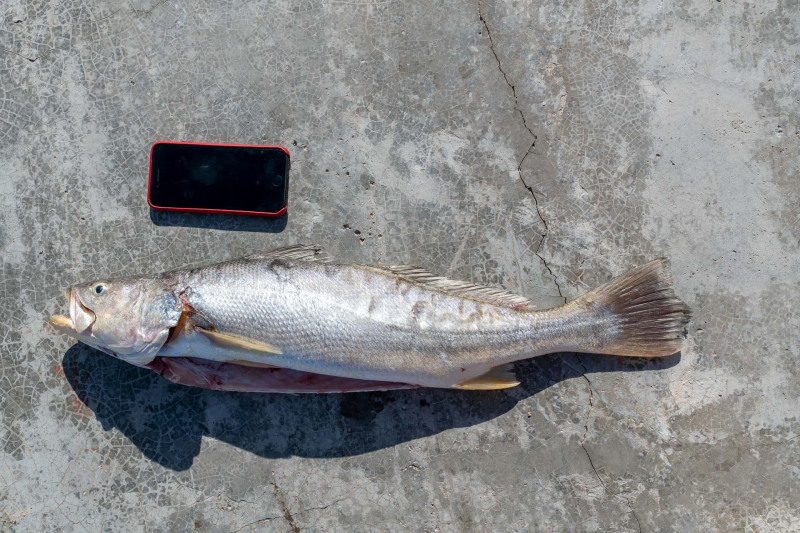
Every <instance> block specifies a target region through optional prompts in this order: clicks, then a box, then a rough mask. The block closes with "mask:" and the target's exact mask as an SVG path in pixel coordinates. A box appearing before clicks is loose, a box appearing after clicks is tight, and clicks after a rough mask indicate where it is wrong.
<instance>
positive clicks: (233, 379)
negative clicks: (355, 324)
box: [147, 357, 419, 393]
mask: <svg viewBox="0 0 800 533" xmlns="http://www.w3.org/2000/svg"><path fill="white" fill-rule="evenodd" d="M147 366H148V367H149V368H150V369H151V370H153V371H154V372H156V373H157V374H159V375H161V376H162V377H163V378H165V379H167V380H169V381H171V382H172V383H177V384H180V385H188V386H191V387H200V388H204V389H211V390H222V391H240V392H283V393H323V392H366V391H386V390H397V389H416V388H419V385H411V384H408V383H393V382H389V381H373V380H365V379H354V378H342V377H337V376H326V375H324V374H314V373H311V372H302V371H300V370H292V369H289V368H261V367H252V366H243V365H237V364H233V363H223V362H220V361H211V360H208V359H199V358H195V357H156V358H155V359H154V360H153V361H152V362H151V363H149V364H148V365H147Z"/></svg>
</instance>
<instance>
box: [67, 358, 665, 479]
mask: <svg viewBox="0 0 800 533" xmlns="http://www.w3.org/2000/svg"><path fill="white" fill-rule="evenodd" d="M679 361H680V354H675V355H673V356H670V357H666V358H661V359H650V360H646V359H638V358H635V359H631V358H617V357H609V356H596V355H588V354H580V355H576V354H573V353H561V354H551V355H545V356H541V357H537V358H535V359H531V360H527V361H523V362H520V363H518V364H517V366H516V373H517V377H518V379H519V380H520V382H521V383H520V386H518V387H515V388H512V389H506V390H500V391H455V390H443V389H413V390H397V391H387V392H364V393H349V394H302V395H289V394H263V393H262V394H259V393H244V392H222V391H210V390H204V389H198V388H192V387H186V386H182V385H175V384H173V383H170V382H169V381H167V380H165V379H163V378H162V377H161V376H159V375H158V374H156V373H155V372H152V371H151V370H148V369H145V368H138V367H135V366H133V365H130V364H128V363H125V362H123V361H120V360H117V359H114V358H113V357H110V356H108V355H106V354H104V353H102V352H99V351H97V350H94V349H93V348H90V347H88V346H86V345H84V344H80V343H79V344H76V345H74V346H73V347H72V348H70V349H69V350H68V351H67V352H66V353H65V354H64V358H63V361H62V367H63V369H64V374H65V376H66V378H67V380H68V382H69V384H70V386H71V387H72V389H73V390H74V391H75V394H76V395H77V396H78V398H79V399H80V400H81V402H82V403H83V404H84V405H86V406H88V407H89V409H91V410H92V411H93V412H94V414H95V416H96V417H97V420H99V421H100V423H101V424H102V426H103V428H104V429H105V430H111V429H112V428H117V429H118V430H119V431H120V432H122V433H123V434H124V435H125V436H126V437H127V438H128V439H129V440H130V441H131V443H133V444H134V445H135V446H136V447H137V448H138V449H139V450H140V451H141V452H142V453H143V454H144V455H145V456H146V457H148V458H150V459H151V460H153V461H155V462H157V463H159V464H160V465H162V466H164V467H166V468H169V469H172V470H178V471H180V470H186V469H188V468H189V467H191V465H192V462H193V461H194V458H195V457H196V456H197V455H198V453H200V445H201V440H202V438H203V436H208V437H213V438H215V439H218V440H221V441H223V442H227V443H229V444H232V445H233V446H236V447H238V448H241V449H243V450H247V451H249V452H251V453H254V454H256V455H259V456H262V457H268V458H279V457H290V456H299V457H313V458H323V457H347V456H354V455H359V454H363V453H366V452H370V451H374V450H379V449H383V448H387V447H392V446H395V445H397V444H400V443H403V442H408V441H411V440H414V439H418V438H420V437H426V436H430V435H435V434H437V433H441V432H442V431H445V430H448V429H452V428H463V427H469V426H473V425H476V424H480V423H481V422H485V421H487V420H491V419H493V418H496V417H498V416H500V415H502V414H504V413H506V412H508V411H510V410H511V409H513V408H514V406H515V405H517V403H518V402H519V401H521V400H523V399H525V398H528V397H530V396H532V395H535V394H537V393H539V392H541V391H543V390H545V389H547V388H548V387H551V386H553V385H554V384H556V383H559V382H561V381H564V380H567V379H573V378H577V377H580V376H581V375H583V374H584V373H587V372H588V373H597V372H610V371H617V372H618V371H642V370H658V369H663V368H668V367H671V366H674V365H676V364H677V363H678V362H679ZM73 415H74V422H75V423H76V424H80V423H82V422H81V418H82V417H84V415H83V414H82V413H73ZM84 421H85V418H84Z"/></svg>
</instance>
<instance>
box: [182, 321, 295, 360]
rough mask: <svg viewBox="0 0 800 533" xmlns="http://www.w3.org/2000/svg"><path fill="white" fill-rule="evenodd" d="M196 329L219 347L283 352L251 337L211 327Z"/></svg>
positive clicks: (275, 352)
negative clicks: (213, 329)
mask: <svg viewBox="0 0 800 533" xmlns="http://www.w3.org/2000/svg"><path fill="white" fill-rule="evenodd" d="M194 330H195V331H196V332H197V333H199V334H201V335H203V336H204V337H205V338H207V339H208V340H209V342H211V344H213V345H214V346H217V347H218V348H225V349H230V350H246V351H252V352H265V353H271V354H281V353H283V352H282V351H281V349H280V348H278V347H277V346H273V345H272V344H269V343H267V342H263V341H258V340H255V339H249V338H247V337H242V336H240V335H235V334H233V333H223V332H221V331H212V330H210V329H203V328H198V327H195V328H194Z"/></svg>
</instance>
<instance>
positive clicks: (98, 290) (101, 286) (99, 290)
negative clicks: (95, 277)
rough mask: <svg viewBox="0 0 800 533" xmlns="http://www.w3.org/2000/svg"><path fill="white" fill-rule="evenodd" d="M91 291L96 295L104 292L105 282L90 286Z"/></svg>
mask: <svg viewBox="0 0 800 533" xmlns="http://www.w3.org/2000/svg"><path fill="white" fill-rule="evenodd" d="M91 289H92V292H93V293H95V294H96V295H97V296H100V295H101V294H103V293H104V292H106V284H105V283H98V284H97V285H95V286H94V287H92V288H91Z"/></svg>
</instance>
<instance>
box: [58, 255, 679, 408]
mask: <svg viewBox="0 0 800 533" xmlns="http://www.w3.org/2000/svg"><path fill="white" fill-rule="evenodd" d="M67 298H68V300H69V310H70V311H69V312H70V316H69V317H65V316H60V315H54V316H53V317H51V318H50V324H51V325H53V326H54V327H55V328H56V329H58V330H59V331H62V332H64V333H67V334H69V335H71V336H73V337H75V338H77V339H78V340H80V341H82V342H84V343H86V344H88V345H90V346H93V347H95V348H97V349H99V350H102V351H104V352H106V353H109V354H111V355H113V356H115V357H118V358H119V359H122V360H124V361H127V362H129V363H132V364H134V365H139V366H148V367H150V368H152V369H154V370H156V371H158V372H159V373H161V374H162V375H164V376H165V377H167V378H168V379H171V380H172V381H175V382H178V383H186V384H189V385H195V386H204V387H207V388H221V389H226V390H262V391H278V392H327V391H334V390H335V391H348V390H377V389H392V388H405V387H420V386H421V387H440V388H456V389H499V388H506V387H513V386H515V385H517V384H518V382H517V380H516V379H515V377H514V374H513V371H512V368H511V363H513V362H515V361H519V360H522V359H527V358H530V357H535V356H537V355H542V354H547V353H552V352H562V351H570V352H573V351H577V352H588V353H600V354H611V355H621V356H642V357H660V356H666V355H671V354H673V353H675V352H677V351H679V350H680V348H681V342H682V341H681V336H682V332H683V329H684V327H685V325H686V323H687V322H688V321H689V318H690V315H691V313H690V310H689V308H688V307H687V306H686V305H685V304H684V303H683V302H682V301H681V300H679V299H678V298H677V297H676V296H675V293H674V291H673V289H672V286H671V283H670V280H669V275H668V272H667V267H666V261H665V260H664V259H656V260H654V261H651V262H650V263H647V264H646V265H644V266H642V267H639V268H637V269H635V270H633V271H631V272H629V273H628V274H625V275H623V276H620V277H618V278H616V279H614V280H612V281H610V282H609V283H607V284H605V285H603V286H601V287H599V288H597V289H595V290H593V291H591V292H589V293H587V294H585V295H584V296H582V297H580V298H578V299H577V300H575V301H573V302H570V303H568V304H566V305H563V306H561V307H557V308H553V309H547V310H541V311H540V310H535V309H534V308H533V305H532V304H531V302H530V301H528V300H527V299H525V298H523V297H521V296H518V295H514V294H511V293H508V292H506V291H503V290H500V289H496V288H490V287H481V286H477V285H473V284H470V283H464V282H458V281H452V280H449V279H445V278H441V277H437V276H434V275H432V274H430V273H428V272H426V271H424V270H422V269H419V268H414V267H407V266H391V267H385V266H365V265H351V264H338V263H333V262H330V261H329V260H328V259H327V257H326V256H325V255H324V253H323V252H322V250H321V248H319V247H317V246H305V245H297V246H291V247H287V248H281V249H277V250H273V251H270V252H266V253H261V254H256V255H251V256H248V257H244V258H242V259H237V260H234V261H229V262H224V263H219V264H216V265H211V266H206V267H202V268H195V269H190V270H176V271H173V272H167V273H164V274H160V275H156V276H137V277H129V278H119V279H110V280H101V281H95V282H92V283H83V284H78V285H74V286H72V287H70V288H69V289H67ZM223 375H224V377H221V376H223Z"/></svg>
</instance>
